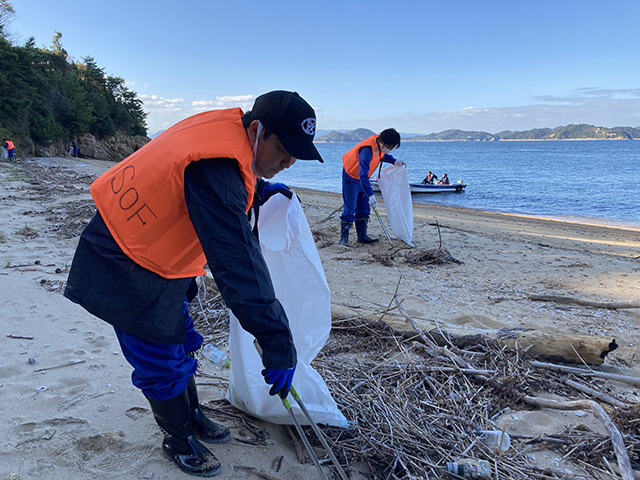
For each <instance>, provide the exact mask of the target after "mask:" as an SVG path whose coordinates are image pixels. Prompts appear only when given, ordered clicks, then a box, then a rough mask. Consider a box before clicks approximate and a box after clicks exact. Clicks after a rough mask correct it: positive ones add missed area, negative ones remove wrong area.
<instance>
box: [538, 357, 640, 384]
mask: <svg viewBox="0 0 640 480" xmlns="http://www.w3.org/2000/svg"><path fill="white" fill-rule="evenodd" d="M529 363H531V366H532V367H538V368H547V369H549V370H560V371H562V372H569V373H576V374H579V375H586V376H588V377H599V378H606V379H607V380H616V381H618V382H624V383H630V384H631V385H640V378H638V377H630V376H628V375H618V374H616V373H606V372H596V371H595V370H585V369H584V368H577V367H567V366H565V365H556V364H554V363H544V362H538V361H536V360H531V361H530V362H529Z"/></svg>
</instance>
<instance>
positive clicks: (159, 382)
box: [64, 91, 323, 477]
mask: <svg viewBox="0 0 640 480" xmlns="http://www.w3.org/2000/svg"><path fill="white" fill-rule="evenodd" d="M315 127H316V115H315V112H314V110H313V108H312V107H311V106H310V105H309V104H308V103H307V102H306V101H305V100H304V99H303V98H302V97H301V96H300V95H298V94H297V93H296V92H287V91H273V92H269V93H265V94H264V95H260V96H259V97H257V98H256V100H255V103H254V105H253V109H252V110H251V111H248V112H246V113H245V112H243V111H242V110H241V109H240V108H230V109H225V110H214V111H209V112H203V113H200V114H198V115H194V116H192V117H189V118H187V119H185V120H182V121H181V122H179V123H177V124H176V125H174V126H173V127H170V128H169V129H167V130H165V131H164V132H163V133H162V134H161V135H159V136H158V137H156V138H155V139H154V140H152V141H151V142H149V143H148V144H146V145H145V146H144V147H142V148H141V149H140V150H138V151H136V152H135V153H133V154H132V155H130V156H129V157H127V158H126V159H125V160H123V161H122V162H120V163H118V164H117V165H115V166H114V167H112V168H111V169H109V170H107V171H106V172H105V173H104V174H102V175H101V176H100V177H98V179H97V180H96V181H95V182H94V183H93V184H92V185H91V194H92V196H93V199H94V201H95V204H96V207H97V213H96V214H95V216H94V217H93V219H92V220H91V221H90V222H89V224H88V225H87V227H86V228H85V229H84V231H83V233H82V235H81V236H80V239H79V242H78V246H77V249H76V252H75V255H74V258H73V263H72V265H71V269H70V271H69V277H68V280H67V287H66V289H65V293H64V295H65V297H67V298H68V299H70V300H71V301H73V302H75V303H78V304H80V305H81V306H82V307H84V308H85V309H86V310H87V311H89V312H90V313H92V314H93V315H95V316H97V317H99V318H100V319H102V320H104V321H106V322H107V323H109V324H111V325H112V326H113V327H114V330H115V333H116V336H117V338H118V341H119V342H120V346H121V348H122V352H123V354H124V356H125V358H126V359H127V361H128V362H129V363H130V364H131V365H132V367H133V373H132V376H131V378H132V381H133V384H134V385H135V386H136V387H137V388H139V389H140V390H142V393H143V394H144V396H145V397H146V398H147V400H148V402H149V404H150V405H151V411H152V413H153V416H154V418H155V420H156V422H157V423H158V425H159V426H160V427H161V429H162V430H163V431H164V434H165V435H164V439H163V442H162V450H163V453H164V454H165V455H166V456H167V457H169V458H170V459H171V460H173V462H174V463H175V464H176V465H177V466H178V467H179V468H180V469H181V470H183V471H185V472H187V473H188V474H190V475H195V476H203V477H204V476H206V477H208V476H213V475H217V474H218V473H220V471H221V464H220V462H219V460H218V459H217V458H216V457H215V456H214V455H213V453H212V452H211V451H210V450H209V449H208V448H207V447H205V446H204V445H203V444H202V443H201V441H202V442H207V443H212V444H215V443H221V442H226V441H227V440H228V439H229V438H230V435H229V430H228V429H227V428H226V427H224V426H223V425H218V424H216V423H214V422H212V421H211V420H209V419H208V418H207V417H206V416H205V414H204V412H203V411H202V408H201V407H200V404H199V402H198V394H197V390H196V382H195V378H194V374H195V372H196V368H197V361H196V359H195V355H194V353H195V352H196V351H197V350H198V349H199V348H200V346H201V345H202V341H203V338H202V336H201V335H200V334H199V333H198V332H197V331H196V330H195V329H194V325H193V319H192V318H191V317H190V316H189V312H188V308H187V305H188V302H189V301H191V300H193V298H194V297H195V296H196V294H197V285H196V283H195V277H196V276H197V275H202V274H204V270H203V267H204V266H205V264H208V265H209V269H210V270H211V272H212V273H213V276H214V279H215V281H216V283H217V285H218V288H219V290H220V293H221V294H222V298H223V299H224V301H225V303H226V304H227V306H228V307H229V308H230V309H231V310H232V311H233V313H234V314H235V315H236V317H237V318H238V320H239V321H240V324H241V325H242V328H244V329H245V330H246V331H248V332H249V333H251V334H252V335H253V336H255V337H256V339H257V341H258V343H259V345H260V347H261V349H262V352H263V353H262V363H263V366H264V370H263V371H262V375H263V376H264V380H265V382H266V383H267V384H269V385H272V387H271V389H270V391H269V393H270V394H271V395H279V396H280V397H282V398H283V399H284V398H286V396H287V394H288V393H289V389H290V387H291V383H292V380H293V375H294V372H295V368H296V363H297V352H296V349H295V345H294V342H293V336H292V334H291V330H290V328H289V320H288V318H287V314H286V313H285V311H284V308H283V307H282V305H281V303H280V302H279V301H278V299H277V298H276V294H275V291H274V287H273V284H272V282H271V277H270V273H269V269H268V267H267V264H266V262H265V259H264V257H263V256H262V253H261V251H260V245H259V243H258V239H257V234H256V232H255V230H254V229H253V227H252V224H251V223H250V221H249V215H251V214H252V212H254V213H253V217H254V218H256V217H257V216H258V215H257V214H258V208H259V207H260V206H261V205H262V204H263V203H264V202H265V201H266V200H267V199H268V198H269V197H270V196H271V195H274V194H278V193H280V194H283V195H286V196H288V197H289V198H291V195H292V192H291V191H290V190H289V189H288V188H287V187H286V186H285V185H283V184H278V183H273V184H270V183H269V182H266V181H264V180H263V178H264V179H270V178H272V177H273V176H274V175H276V174H277V173H279V172H280V171H282V170H284V169H285V168H289V167H291V166H292V165H293V164H294V163H295V162H296V159H304V160H313V159H315V160H319V161H320V162H322V161H323V160H322V157H321V156H320V154H319V153H318V150H317V149H316V147H315V146H314V144H313V138H314V135H315ZM287 193H288V195H287Z"/></svg>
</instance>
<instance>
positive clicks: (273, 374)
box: [262, 367, 296, 398]
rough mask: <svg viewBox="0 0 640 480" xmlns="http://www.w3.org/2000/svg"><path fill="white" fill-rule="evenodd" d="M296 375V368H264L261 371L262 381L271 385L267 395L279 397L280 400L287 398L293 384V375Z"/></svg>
mask: <svg viewBox="0 0 640 480" xmlns="http://www.w3.org/2000/svg"><path fill="white" fill-rule="evenodd" d="M294 373H296V367H293V368H282V369H278V368H265V369H264V370H262V375H263V376H264V381H265V382H267V383H268V384H269V385H273V386H272V387H271V390H269V395H280V398H287V395H289V389H290V388H291V384H292V383H293V374H294Z"/></svg>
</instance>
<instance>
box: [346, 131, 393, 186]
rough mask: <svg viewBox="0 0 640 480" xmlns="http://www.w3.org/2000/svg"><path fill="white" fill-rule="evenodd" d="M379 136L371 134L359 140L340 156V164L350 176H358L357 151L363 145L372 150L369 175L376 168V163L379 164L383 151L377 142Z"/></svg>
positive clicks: (356, 177) (358, 151)
mask: <svg viewBox="0 0 640 480" xmlns="http://www.w3.org/2000/svg"><path fill="white" fill-rule="evenodd" d="M379 136H380V135H373V136H372V137H369V138H367V139H366V140H363V141H361V142H360V143H359V144H357V145H356V146H355V147H353V148H352V149H351V150H349V151H348V152H347V153H345V154H344V155H343V156H342V165H343V166H344V170H345V172H347V175H349V176H350V177H351V178H355V179H356V180H358V179H359V178H360V173H359V171H358V153H360V150H362V149H363V148H364V147H371V149H372V151H373V157H372V158H371V164H370V165H369V177H371V175H372V174H373V172H374V171H375V170H376V168H378V165H380V162H381V161H382V157H384V153H383V152H382V149H381V148H380V146H379V145H378V142H377V140H378V137H379Z"/></svg>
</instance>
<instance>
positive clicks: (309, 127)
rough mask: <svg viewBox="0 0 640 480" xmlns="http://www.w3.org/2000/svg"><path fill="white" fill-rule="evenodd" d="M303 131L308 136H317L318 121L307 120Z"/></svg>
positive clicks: (303, 125) (303, 122) (304, 122)
mask: <svg viewBox="0 0 640 480" xmlns="http://www.w3.org/2000/svg"><path fill="white" fill-rule="evenodd" d="M301 125H302V130H304V133H306V134H307V135H315V133H316V119H315V118H313V117H309V118H306V119H304V120H303V121H302V124H301Z"/></svg>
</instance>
